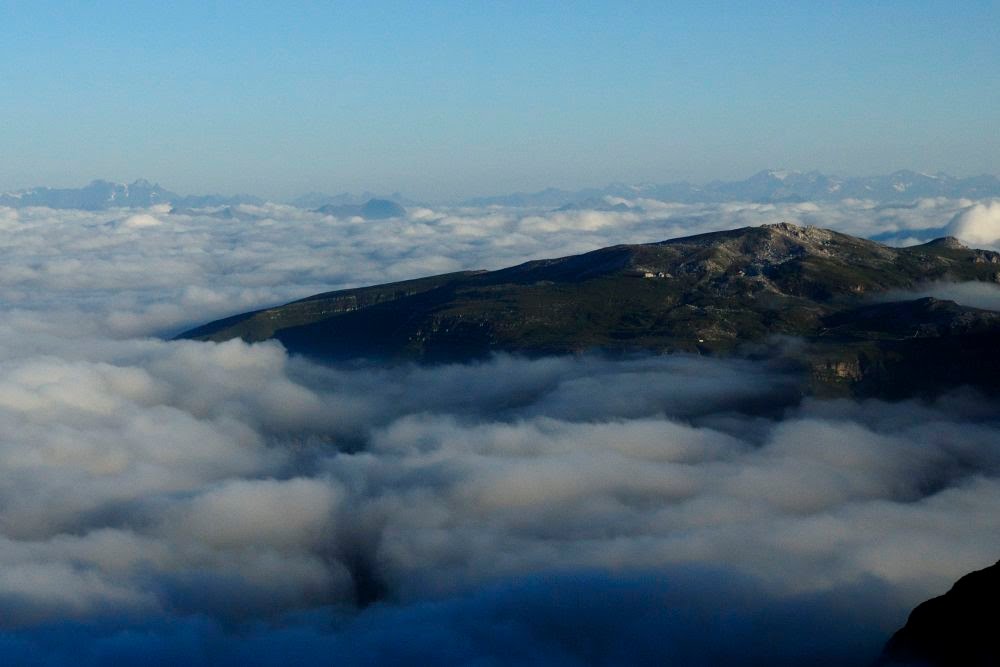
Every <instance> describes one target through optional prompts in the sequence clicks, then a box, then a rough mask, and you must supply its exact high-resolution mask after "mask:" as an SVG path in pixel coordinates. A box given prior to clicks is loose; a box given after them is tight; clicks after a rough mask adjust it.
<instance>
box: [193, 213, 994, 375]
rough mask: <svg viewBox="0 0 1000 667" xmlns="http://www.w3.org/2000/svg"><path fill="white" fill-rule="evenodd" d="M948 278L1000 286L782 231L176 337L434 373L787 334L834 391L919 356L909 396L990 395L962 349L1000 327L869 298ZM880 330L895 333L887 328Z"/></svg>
mask: <svg viewBox="0 0 1000 667" xmlns="http://www.w3.org/2000/svg"><path fill="white" fill-rule="evenodd" d="M942 280H943V281H949V280H950V281H966V280H977V281H982V282H989V283H994V284H996V283H1000V253H996V252H992V251H986V250H975V249H970V248H966V247H964V246H962V245H961V244H957V243H956V242H954V241H934V242H931V243H928V244H924V245H922V246H913V247H909V248H892V247H889V246H884V245H881V244H879V243H876V242H873V241H868V240H865V239H859V238H855V237H852V236H849V235H846V234H841V233H838V232H834V231H831V230H825V229H819V228H815V227H799V226H796V225H791V224H787V223H778V224H773V225H766V226H762V227H745V228H740V229H735V230H728V231H724V232H711V233H707V234H699V235H695V236H690V237H682V238H677V239H669V240H666V241H661V242H656V243H648V244H632V245H618V246H610V247H607V248H600V249H597V250H594V251H591V252H588V253H584V254H581V255H571V256H567V257H559V258H553V259H543V260H534V261H530V262H525V263H523V264H520V265H517V266H511V267H507V268H504V269H499V270H496V271H466V272H458V273H451V274H443V275H440V276H430V277H426V278H421V279H417V280H413V281H403V282H398V283H391V284H386V285H373V286H369V287H364V288H356V289H347V290H338V291H335V292H327V293H321V294H316V295H313V296H311V297H308V298H306V299H302V300H299V301H295V302H292V303H289V304H285V305H283V306H277V307H274V308H266V309H262V310H259V311H253V312H250V313H242V314H240V315H236V316H233V317H231V318H226V319H225V320H219V321H216V322H211V323H208V324H205V325H203V326H201V327H198V328H195V329H192V330H190V331H188V332H185V333H184V334H182V335H181V337H186V338H196V339H201V340H215V341H221V340H228V339H230V338H243V339H244V340H247V341H251V342H253V341H260V340H266V339H269V338H275V339H277V340H279V341H281V342H282V343H283V344H284V345H285V346H286V347H287V348H288V349H289V350H290V351H291V352H296V353H302V354H306V355H310V356H315V357H320V358H329V359H344V358H379V359H397V360H416V361H422V362H430V363H434V362H441V361H455V360H466V359H471V358H476V357H481V356H484V355H487V354H490V353H493V352H513V353H519V354H528V355H544V354H565V353H579V352H584V351H587V350H600V351H603V352H611V353H628V352H638V351H642V352H653V353H670V352H687V353H695V354H715V355H732V354H744V353H745V348H747V346H748V345H750V346H753V345H759V344H762V343H766V342H767V341H768V340H771V339H774V337H775V336H779V337H780V336H791V337H797V338H801V339H803V340H805V341H806V342H807V343H808V345H809V346H810V350H809V352H808V354H807V355H806V358H804V359H802V360H801V361H803V363H805V364H806V365H807V366H808V367H809V368H810V369H811V370H810V373H811V374H812V376H813V379H814V380H815V381H816V383H818V385H821V386H824V387H827V388H835V387H838V386H840V387H841V389H843V388H844V387H846V388H848V389H850V390H852V391H853V390H858V391H862V392H866V393H870V394H873V395H875V394H878V395H891V394H893V392H894V391H896V390H897V389H900V387H893V386H889V385H892V384H893V383H894V380H893V379H892V376H894V375H895V376H900V374H904V375H907V376H908V377H909V375H912V373H908V372H907V371H906V369H905V368H901V367H899V364H898V358H900V357H901V356H902V357H905V358H912V355H918V354H919V353H920V352H919V350H920V349H924V350H927V351H933V352H934V353H935V354H938V355H944V356H945V357H947V358H945V359H944V363H941V364H937V365H935V363H934V360H933V359H931V360H925V362H923V367H924V368H928V369H930V370H929V373H930V375H929V376H928V378H927V379H926V380H921V379H920V378H919V377H918V378H910V379H909V380H908V382H910V383H911V384H913V386H914V387H916V388H920V387H925V388H927V387H929V388H933V383H934V382H935V381H938V380H940V381H941V382H942V383H943V384H948V385H949V386H950V385H954V384H956V383H961V381H962V380H963V378H964V379H967V380H968V381H969V382H970V383H971V384H981V385H983V386H984V387H987V388H989V385H990V382H991V381H989V380H988V377H987V376H986V375H985V373H986V369H989V368H992V367H993V366H991V364H993V363H997V364H1000V355H992V354H991V355H989V359H987V360H986V362H985V363H983V364H982V365H977V364H976V362H975V360H973V359H971V358H968V359H965V357H966V356H968V353H966V352H963V351H962V350H963V349H964V348H962V347H961V345H958V343H964V344H968V350H980V349H982V348H983V347H984V346H985V347H986V348H988V347H989V344H990V343H991V341H993V340H994V339H996V340H997V341H1000V315H998V314H997V313H994V312H993V311H984V310H979V309H975V308H969V307H966V306H960V305H958V304H954V303H953V302H945V301H940V300H933V299H932V300H926V299H912V300H903V301H896V302H888V303H871V302H870V300H869V297H870V296H871V295H873V294H879V293H883V292H888V291H890V290H905V289H911V288H914V287H916V286H918V285H919V284H922V283H924V282H930V281H942ZM881 319H888V320H889V321H890V322H891V323H892V324H893V326H891V327H888V328H887V327H881V328H880V327H879V326H878V322H879V321H880V320H881ZM980 339H983V340H980ZM915 341H916V342H915ZM956 345H958V347H957V348H956ZM953 348H955V349H953ZM955 355H958V356H959V357H962V358H963V359H965V360H964V361H962V364H968V366H969V367H968V368H967V369H966V370H965V371H962V372H961V373H958V375H955V373H954V372H953V371H954V369H951V368H950V366H949V363H948V361H949V360H955V359H958V357H956V356H955ZM990 360H992V361H990ZM960 365H961V364H960ZM962 373H965V375H962ZM914 383H915V384H914Z"/></svg>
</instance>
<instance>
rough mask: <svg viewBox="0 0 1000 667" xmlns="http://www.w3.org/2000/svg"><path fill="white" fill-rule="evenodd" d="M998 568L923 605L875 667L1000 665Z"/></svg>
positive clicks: (969, 577)
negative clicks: (904, 666)
mask: <svg viewBox="0 0 1000 667" xmlns="http://www.w3.org/2000/svg"><path fill="white" fill-rule="evenodd" d="M998 600H1000V563H997V564H995V565H992V566H990V567H988V568H986V569H984V570H979V571H977V572H973V573H971V574H967V575H965V576H964V577H962V578H961V579H959V580H958V582H957V583H956V584H955V585H954V586H953V587H952V589H951V590H950V591H948V592H947V593H945V594H944V595H942V596H940V597H936V598H933V599H931V600H927V601H926V602H924V603H922V604H920V605H919V606H918V607H917V608H916V609H914V610H913V612H912V613H911V614H910V617H909V619H908V620H907V621H906V625H905V626H903V628H902V629H901V630H899V631H898V632H897V633H896V634H894V635H893V636H892V638H891V639H890V640H889V642H888V644H886V646H885V650H884V651H883V653H882V656H881V657H880V658H879V660H878V661H877V662H876V665H878V666H879V667H890V666H898V667H902V666H903V665H912V666H914V667H915V666H917V665H921V666H924V667H958V666H962V667H996V665H1000V608H998V602H997V601H998Z"/></svg>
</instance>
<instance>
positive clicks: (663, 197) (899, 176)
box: [0, 169, 1000, 212]
mask: <svg viewBox="0 0 1000 667" xmlns="http://www.w3.org/2000/svg"><path fill="white" fill-rule="evenodd" d="M929 197H948V198H969V199H981V198H986V197H1000V178H998V177H997V176H995V175H990V174H982V175H979V176H969V177H955V176H950V175H948V174H945V173H937V174H925V173H921V172H917V171H912V170H905V169H904V170H899V171H895V172H892V173H891V174H884V175H876V176H835V175H829V174H824V173H822V172H819V171H791V170H776V169H765V170H762V171H759V172H757V173H756V174H753V175H751V176H749V177H747V178H745V179H740V180H732V181H725V180H714V181H711V182H709V183H705V184H702V185H696V184H692V183H690V182H687V181H676V182H668V183H642V184H633V185H629V184H624V183H611V184H608V185H605V186H602V187H590V188H581V189H576V190H565V189H560V188H545V189H543V190H538V191H535V192H515V193H507V194H498V195H488V196H480V197H471V198H465V199H459V200H456V201H451V202H439V203H444V204H453V205H458V206H474V207H492V206H501V207H518V208H542V209H561V210H564V211H570V210H583V209H587V210H607V211H616V212H629V211H641V207H639V206H636V205H635V204H627V203H625V202H623V201H620V200H629V201H634V200H637V199H655V200H659V201H664V202H676V203H688V204H698V203H702V204H704V203H719V202H728V201H747V202H757V203H794V202H805V201H839V200H843V199H864V200H871V201H875V202H878V203H880V204H883V205H892V204H905V203H906V202H913V201H916V200H918V199H923V198H929ZM372 199H383V200H388V201H391V202H394V203H395V204H397V205H401V206H417V205H420V204H421V202H419V201H418V200H415V199H411V198H408V197H404V196H403V195H401V194H400V193H398V192H394V193H392V194H391V195H378V194H376V193H372V192H364V193H362V194H360V195H355V194H351V193H341V194H337V195H329V194H325V193H322V192H309V193H305V194H302V195H299V196H297V197H294V198H291V199H289V200H287V202H284V203H288V204H290V205H292V206H296V207H298V208H302V209H307V210H314V209H319V208H322V207H324V206H331V207H337V206H344V207H347V206H362V205H364V204H365V203H366V202H367V201H369V200H372ZM264 202H265V199H263V198H261V197H256V196H253V195H246V194H239V195H232V196H225V195H218V194H208V195H180V194H177V193H176V192H172V191H170V190H167V189H166V188H163V187H161V186H160V185H159V184H153V183H150V182H149V181H146V180H144V179H138V180H136V181H133V182H132V183H130V184H124V183H112V182H110V181H105V180H95V181H92V182H91V183H89V184H88V185H86V186H84V187H81V188H49V187H35V188H27V189H22V190H17V191H12V192H6V193H0V206H7V207H11V208H20V207H23V206H47V207H49V208H80V209H84V210H105V209H108V208H115V207H122V206H124V207H147V206H152V205H155V204H159V203H169V204H172V205H174V206H175V207H178V208H203V207H211V206H228V205H235V204H261V203H264ZM278 203H282V202H278Z"/></svg>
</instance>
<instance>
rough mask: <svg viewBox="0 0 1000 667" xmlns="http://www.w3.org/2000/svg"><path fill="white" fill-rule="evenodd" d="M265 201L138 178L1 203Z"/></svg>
mask: <svg viewBox="0 0 1000 667" xmlns="http://www.w3.org/2000/svg"><path fill="white" fill-rule="evenodd" d="M260 203H263V200H262V199H260V198H258V197H253V196H251V195H234V196H232V197H226V196H222V195H187V196H185V195H179V194H177V193H176V192H171V191H169V190H167V189H165V188H163V187H161V186H160V185H158V184H154V183H150V182H149V181H147V180H144V179H139V180H137V181H135V182H133V183H128V184H125V183H111V182H110V181H100V180H98V181H93V182H91V183H90V184H89V185H86V186H84V187H82V188H45V187H39V188H31V189H29V190H19V191H17V192H8V193H4V194H0V206H9V207H11V208H22V207H27V206H46V207H48V208H75V209H82V210H85V211H103V210H106V209H110V208H147V207H149V206H154V205H156V204H171V205H172V206H174V207H177V208H205V207H211V206H231V205H234V204H260Z"/></svg>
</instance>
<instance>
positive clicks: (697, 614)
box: [0, 200, 1000, 665]
mask: <svg viewBox="0 0 1000 667" xmlns="http://www.w3.org/2000/svg"><path fill="white" fill-rule="evenodd" d="M641 204H642V205H643V206H644V209H645V212H643V213H635V212H633V213H608V212H594V211H589V212H588V211H573V212H559V213H551V212H550V213H546V212H539V211H535V212H518V211H510V210H504V209H496V210H484V211H476V210H449V211H443V212H438V211H430V210H410V212H409V217H408V219H406V220H393V221H367V222H365V221H359V220H335V219H333V218H330V217H324V216H321V215H318V214H315V213H308V212H303V211H299V210H297V209H293V208H289V207H279V206H268V207H240V208H238V209H237V210H236V217H235V219H224V218H222V217H213V216H211V215H208V214H207V213H205V214H198V215H190V214H184V215H181V214H171V213H169V211H168V210H167V209H152V210H148V211H143V212H136V211H128V212H121V213H118V214H115V213H110V214H109V213H89V212H77V211H69V212H67V211H51V210H47V209H22V210H19V211H14V210H10V209H0V232H2V234H0V239H2V240H0V243H2V244H3V251H4V261H3V263H2V265H0V303H2V311H3V312H2V315H3V316H2V318H0V432H2V433H3V437H2V438H0V609H2V611H3V613H2V615H0V624H2V629H0V656H2V657H4V659H5V660H6V661H7V662H8V663H9V664H26V665H31V664H37V665H47V664H55V663H58V662H60V661H61V662H65V661H66V660H67V659H70V658H71V659H72V660H73V661H74V663H75V664H81V665H97V664H102V665H103V664H117V665H122V664H143V665H150V664H178V663H184V664H191V665H200V664H205V665H226V664H233V665H237V664H240V665H245V664H268V665H270V664H274V665H279V664H281V665H285V664H338V665H340V664H345V665H350V664H359V665H360V664H454V663H461V664H468V663H475V664H483V665H490V664H504V663H511V662H517V663H520V664H539V665H543V664H544V665H553V664H557V665H559V664H568V665H572V664H594V663H602V662H603V663H606V664H622V663H633V664H635V663H638V664H641V663H644V662H647V663H650V664H663V663H669V664H682V665H683V664H692V665H694V664H783V663H787V664H802V663H804V662H808V663H809V664H831V665H841V664H850V663H851V662H852V661H856V662H861V663H864V662H865V661H867V660H868V659H870V658H872V657H873V656H874V654H875V653H876V652H877V651H878V649H879V648H880V646H881V644H882V642H883V641H884V640H885V639H886V637H887V636H888V634H889V633H890V632H891V631H892V630H893V629H895V628H896V627H898V626H899V625H900V624H901V623H902V621H903V620H905V617H906V613H907V612H908V610H909V608H910V607H912V606H913V605H914V604H916V603H917V602H919V601H921V600H922V599H924V598H926V597H928V596H931V595H935V594H939V593H941V592H943V591H944V590H946V589H947V588H948V587H949V586H950V584H951V582H952V581H954V580H955V579H956V578H958V577H959V576H961V575H962V574H964V573H966V572H968V571H970V570H973V569H978V568H981V567H984V566H986V565H989V564H991V563H993V562H995V561H996V560H997V559H998V558H1000V413H998V411H997V407H998V406H997V404H996V403H995V401H991V400H988V399H986V398H983V397H981V396H978V395H976V394H974V393H972V392H965V391H958V392H955V393H952V394H949V395H946V396H944V397H942V398H940V399H938V400H937V401H935V402H933V403H927V402H903V403H894V404H888V403H883V402H878V401H866V402H855V401H848V400H839V401H820V400H813V399H805V400H802V399H801V398H800V394H799V389H798V387H797V386H796V384H795V379H794V378H791V377H788V376H785V375H783V374H782V371H781V370H780V369H779V368H777V367H772V366H771V365H770V364H768V363H767V362H766V361H765V362H752V363H751V362H742V361H725V360H713V359H704V358H696V357H683V356H676V357H637V358H632V359H625V360H615V361H612V360H607V359H603V358H600V357H596V356H582V357H573V358H568V357H559V358H547V359H538V360H530V361H529V360H525V359H520V358H516V357H507V356H500V357H496V358H493V359H491V360H489V361H487V362H482V363H476V364H468V365H450V366H439V367H415V366H397V367H392V368H389V367H379V366H376V365H371V364H367V365H366V364H353V365H342V366H338V367H324V366H319V365H316V364H313V363H311V362H309V361H307V360H304V359H300V358H289V357H288V356H287V355H286V353H285V351H284V350H283V349H282V348H281V347H280V346H279V345H277V344H275V343H264V344H258V345H246V344H244V343H242V342H239V341H232V342H228V343H223V344H211V343H199V342H192V341H168V340H164V337H169V335H170V334H172V333H175V332H177V331H178V330H180V329H183V328H184V327H185V326H188V325H190V324H195V323H200V322H203V321H207V320H209V319H213V318H215V317H219V316H223V315H228V314H232V313H234V312H238V311H241V310H246V309H251V308H254V307H261V306H264V305H271V304H273V303H276V302H281V301H285V300H289V299H292V298H298V297H302V296H307V295H309V294H312V293H315V292H319V291H324V290H329V289H335V288H338V287H344V286H352V285H360V284H371V283H380V282H388V281H391V280H398V279H405V278H412V277H417V276H419V275H426V274H429V273H440V272H444V271H451V270H457V269H462V268H497V267H500V266H504V265H508V264H513V263H517V262H520V261H524V260H527V259H533V258H538V257H544V256H551V255H565V254H572V253H576V252H582V251H586V250H590V249H594V248H597V247H601V246H606V245H611V244H614V243H620V242H643V241H655V240H662V239H666V238H671V237H675V236H680V235H687V234H691V233H698V232H703V231H711V230H716V229H725V228H731V227H736V226H742V225H748V224H761V223H767V222H779V221H782V220H785V221H789V222H798V223H803V224H816V225H821V226H826V227H832V228H834V229H838V230H841V231H845V232H848V233H852V234H858V235H868V236H872V235H882V237H883V238H889V237H890V236H892V237H893V238H896V239H897V241H898V242H900V243H905V242H912V241H913V240H914V239H916V238H917V237H918V236H919V235H920V234H924V235H925V232H924V231H920V230H927V229H931V228H947V229H949V230H950V231H952V232H956V231H957V232H962V230H967V229H974V230H975V233H976V234H979V235H981V236H979V237H976V238H977V239H979V242H978V243H977V245H980V246H983V245H989V243H996V242H997V240H998V239H1000V207H996V206H994V205H991V204H989V203H982V204H975V203H974V202H966V201H951V200H928V201H923V202H919V203H918V204H917V205H915V206H913V207H906V208H886V207H875V206H873V205H871V204H867V203H865V202H847V203H838V204H830V205H825V204H824V205H816V204H795V205H757V204H726V205H711V206H700V207H699V206H690V205H672V204H663V203H659V202H641ZM914 230H916V232H914ZM990 230H994V231H995V232H996V233H995V235H994V236H992V240H991V239H990V238H987V237H989V236H990V235H991V234H993V233H994V232H993V231H990ZM970 234H971V232H970ZM984 239H985V240H984ZM987 241H989V243H987ZM928 289H934V290H938V291H940V290H952V293H953V294H955V295H958V296H957V297H956V296H952V297H949V298H959V299H960V300H963V301H969V302H970V305H978V306H981V307H982V306H984V305H985V307H990V304H997V303H1000V299H997V298H996V293H995V291H994V292H989V291H988V290H985V288H983V287H982V286H975V287H974V288H968V287H954V286H944V287H942V286H930V287H929V288H928ZM963 290H964V291H963ZM974 298H975V299H978V301H977V302H975V303H971V301H972V300H973V299H974ZM993 307H994V308H995V307H997V306H996V305H993ZM157 661H161V662H159V663H158V662H157ZM824 661H825V662H824Z"/></svg>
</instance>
